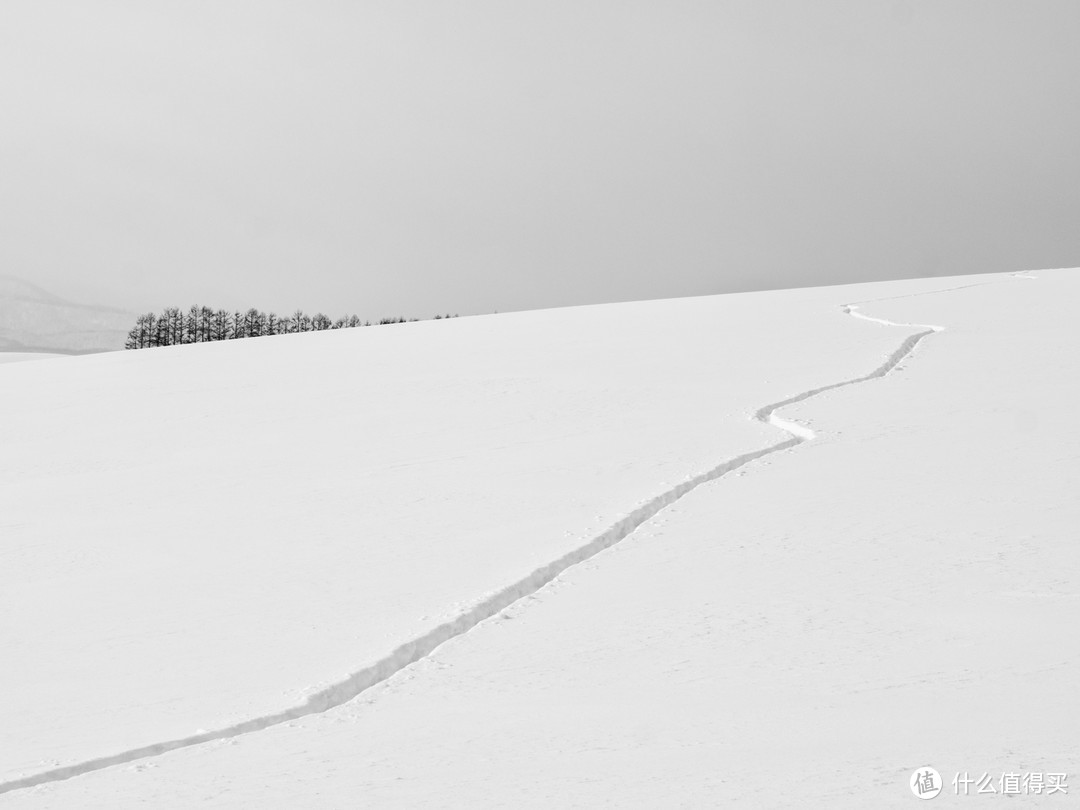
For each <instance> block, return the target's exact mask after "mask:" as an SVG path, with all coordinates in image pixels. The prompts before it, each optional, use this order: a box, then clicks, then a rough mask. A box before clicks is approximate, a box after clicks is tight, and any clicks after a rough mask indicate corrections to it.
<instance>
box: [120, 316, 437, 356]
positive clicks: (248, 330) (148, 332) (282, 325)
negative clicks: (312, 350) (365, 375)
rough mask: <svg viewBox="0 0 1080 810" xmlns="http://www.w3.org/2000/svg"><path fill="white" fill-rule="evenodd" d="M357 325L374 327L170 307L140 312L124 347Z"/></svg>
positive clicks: (347, 320)
mask: <svg viewBox="0 0 1080 810" xmlns="http://www.w3.org/2000/svg"><path fill="white" fill-rule="evenodd" d="M449 317H451V316H450V315H436V316H435V318H436V319H439V318H449ZM453 317H455V318H456V317H457V316H456V315H454V316H453ZM411 320H414V321H415V320H418V319H417V318H412V319H411ZM389 323H405V318H383V319H382V320H380V321H379V324H380V325H382V324H389ZM356 326H371V321H361V320H360V318H359V317H358V316H356V315H346V316H344V317H342V318H338V319H337V320H336V321H335V320H331V319H330V318H329V317H327V316H326V315H324V314H323V313H321V312H319V313H316V314H315V315H308V314H307V313H305V312H303V311H302V310H299V309H298V310H296V312H294V313H293V314H292V315H289V316H287V317H285V316H281V315H278V314H277V313H275V312H270V313H266V312H261V311H259V310H257V309H249V310H248V311H247V312H239V311H236V312H229V311H228V310H224V309H218V310H213V309H211V308H210V307H200V306H193V307H191V308H190V309H189V310H188V311H187V312H184V311H183V310H181V309H179V308H178V307H168V308H167V309H164V310H162V312H161V314H160V315H159V314H157V313H154V312H148V313H146V314H145V315H140V316H139V317H138V318H137V319H136V321H135V325H134V326H133V327H132V328H131V331H130V332H128V336H127V341H126V342H125V344H124V348H125V349H148V348H150V347H151V346H176V345H179V344H183V343H208V342H210V341H214V340H236V339H238V338H250V337H263V336H264V335H288V334H293V333H295V332H321V331H323V330H325V329H346V328H350V327H356Z"/></svg>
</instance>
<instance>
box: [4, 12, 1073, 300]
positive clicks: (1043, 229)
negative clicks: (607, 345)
mask: <svg viewBox="0 0 1080 810" xmlns="http://www.w3.org/2000/svg"><path fill="white" fill-rule="evenodd" d="M1078 43H1080V2H1077V1H1076V0H1061V2H1046V1H1044V0H1016V2H993V1H992V0H974V1H973V2H960V1H959V0H953V1H952V2H950V0H928V1H927V2H905V1H904V0H887V1H885V2H874V1H873V0H849V1H848V2H821V1H820V0H819V1H818V2H814V1H813V0H799V2H768V0H750V1H749V2H724V1H723V0H701V1H700V2H690V1H689V0H653V1H652V2H635V1H634V0H610V2H608V1H606V0H605V1H604V2H594V1H592V0H572V2H570V1H569V0H566V1H564V0H491V1H490V2H487V1H484V2H479V1H477V0H392V1H388V2H370V1H365V0H351V1H350V2H345V0H341V1H340V2H336V1H334V0H294V1H293V2H276V1H275V0H251V1H250V2H241V1H240V0H209V1H206V0H176V1H175V2H171V1H170V2H158V1H155V0H111V1H108V2H107V1H106V0H76V1H75V2H54V1H53V0H3V2H2V3H0V116H2V121H3V123H2V126H0V273H6V274H11V275H16V276H21V277H23V278H25V279H27V280H30V281H33V282H36V283H38V284H41V285H43V286H45V287H47V288H48V289H50V290H52V291H54V292H56V293H59V294H61V295H69V296H72V297H75V298H78V299H82V300H88V301H93V302H97V303H113V304H117V305H122V306H126V307H133V308H137V309H149V308H155V309H156V308H160V307H162V306H165V305H168V304H176V305H179V306H187V305H190V304H192V303H196V302H198V303H204V304H207V305H211V306H215V307H216V306H226V307H239V306H244V307H247V306H256V307H260V308H263V309H276V310H289V309H292V308H295V307H297V306H300V307H304V308H306V309H310V310H312V311H315V310H324V311H327V312H328V313H330V314H337V313H340V312H346V311H349V312H353V311H355V312H357V313H359V314H361V315H362V316H367V317H379V316H382V315H391V314H403V315H409V316H418V317H428V316H430V315H432V314H434V313H435V312H444V311H450V312H460V313H462V314H465V313H476V312H491V311H493V310H511V309H529V308H537V307H548V306H559V305H566V304H576V303H591V302H600V301H616V300H628V299H643V298H658V297H669V296H682V295H699V294H708V293H714V292H729V291H737V290H746V289H762V288H771V287H790V286H803V285H807V284H827V283H842V282H850V281H860V280H873V279H885V278H899V277H908V276H925V275H945V274H954V273H971V272H982V271H998V270H1006V269H1021V268H1033V267H1052V266H1072V265H1080V45H1078Z"/></svg>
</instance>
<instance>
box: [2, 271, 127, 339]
mask: <svg viewBox="0 0 1080 810" xmlns="http://www.w3.org/2000/svg"><path fill="white" fill-rule="evenodd" d="M134 322H135V314H134V313H131V312H127V311H125V310H122V309H114V308H112V307H102V306H92V305H87V304H76V303H72V302H71V301H65V300H64V299H62V298H60V297H58V296H56V295H53V294H52V293H50V292H47V291H46V290H43V289H41V288H40V287H38V286H37V285H36V284H31V283H30V282H28V281H24V280H23V279H20V278H14V277H12V276H0V352H49V351H52V352H62V353H68V354H84V353H87V352H103V351H112V350H116V349H122V348H123V347H124V338H125V337H126V335H127V332H128V329H130V328H131V326H132V324H133V323H134Z"/></svg>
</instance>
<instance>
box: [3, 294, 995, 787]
mask: <svg viewBox="0 0 1080 810" xmlns="http://www.w3.org/2000/svg"><path fill="white" fill-rule="evenodd" d="M983 283H984V284H992V283H998V282H993V281H990V282H983ZM965 286H980V285H965ZM934 292H946V290H938V291H934ZM918 294H926V293H918ZM897 297H900V298H902V297H908V296H897ZM843 311H844V312H845V313H846V314H848V315H850V316H852V317H853V318H859V319H862V320H866V321H871V322H874V323H877V324H881V325H886V326H896V327H904V328H913V329H918V330H920V331H918V332H916V333H915V334H912V335H909V336H908V337H906V338H905V339H904V340H903V342H902V343H901V344H900V345H899V347H897V349H896V350H894V351H893V352H892V353H891V354H889V355H888V357H887V358H886V359H885V360H884V362H882V363H881V364H880V365H879V366H878V367H877V368H875V369H874V370H873V371H871V372H870V373H868V374H865V375H862V376H860V377H854V378H852V379H848V380H844V381H841V382H836V383H831V384H829V385H823V386H821V387H819V388H814V389H811V390H809V391H803V392H802V393H799V394H796V395H794V396H791V397H788V398H787V399H783V400H780V401H778V402H774V403H771V404H769V405H765V406H764V407H762V408H760V409H758V410H757V411H756V412H754V413H753V414H752V418H753V419H755V420H757V421H759V422H762V423H764V424H768V425H771V426H773V427H776V428H778V429H779V430H781V431H783V432H784V433H785V434H787V438H785V439H784V440H783V441H780V442H778V443H776V444H772V445H769V446H768V447H765V448H762V449H760V450H755V451H753V452H750V453H744V454H742V455H739V456H736V457H734V458H731V459H727V460H725V461H723V462H722V463H720V464H718V465H717V466H715V467H713V468H712V469H710V470H707V471H705V472H702V473H700V474H698V475H696V476H694V477H692V478H689V479H687V480H686V481H683V482H682V483H680V484H678V485H676V486H674V487H672V488H671V489H669V490H667V491H666V492H663V493H661V494H659V495H657V496H655V497H653V498H652V499H650V500H649V501H647V502H645V503H644V504H642V505H640V506H638V507H637V508H636V509H634V510H633V511H632V512H631V513H630V514H628V515H626V516H625V517H624V518H622V519H621V520H619V521H618V522H617V523H615V524H614V525H612V526H610V527H609V528H608V529H606V530H605V531H604V532H602V533H601V534H599V535H597V536H596V537H594V538H593V539H592V540H590V541H589V542H588V543H586V544H585V545H583V546H581V547H580V548H577V549H575V550H573V551H571V552H569V553H567V554H565V555H563V556H562V557H560V558H558V559H556V560H554V561H553V562H550V563H548V564H547V565H544V566H542V567H540V568H538V569H536V570H535V571H533V572H532V573H530V574H528V575H527V576H525V577H524V578H522V579H520V580H518V581H517V582H515V583H513V584H511V585H509V586H507V587H505V588H503V589H502V590H500V591H498V592H497V593H495V594H494V595H492V596H489V597H488V598H486V599H484V600H483V601H481V602H479V603H478V604H476V605H475V606H473V607H471V608H469V609H468V610H465V611H464V612H462V613H460V614H459V615H458V616H456V617H455V618H453V619H452V620H450V621H448V622H446V623H444V624H440V625H439V626H437V627H434V628H432V629H431V630H429V631H428V632H426V633H424V634H423V635H421V636H418V637H417V638H414V639H412V640H411V641H408V642H406V643H405V644H402V645H401V646H399V647H398V648H397V649H395V650H393V651H392V652H391V653H390V654H388V655H387V656H385V657H384V658H382V659H380V660H378V661H376V662H375V663H373V664H371V665H369V666H367V667H364V668H363V669H360V670H358V671H356V672H354V673H352V674H351V675H349V676H348V677H347V678H345V679H344V680H342V681H339V682H338V683H335V684H332V685H330V686H329V687H327V688H325V689H323V690H321V691H319V692H317V693H315V694H313V695H311V696H310V697H309V698H308V699H307V700H306V701H305V702H304V703H303V704H301V705H298V706H293V707H291V708H287V709H284V710H282V711H280V712H277V713H274V714H267V715H263V716H261V717H255V718H252V719H249V720H245V721H243V722H240V723H236V724H234V725H231V726H227V727H225V728H221V729H217V730H215V731H206V732H200V733H197V734H193V735H191V736H188V737H180V738H177V739H172V740H166V741H163V742H157V743H153V744H150V745H145V746H142V747H139V748H133V749H130V750H127V751H122V752H120V753H116V754H112V755H109V756H103V757H98V758H96V759H89V760H85V761H83V762H78V763H74V764H71V765H66V766H63V767H58V768H54V769H52V770H48V771H43V772H40V773H37V774H34V775H31V776H26V777H22V778H19V779H14V780H11V781H8V782H4V783H0V794H3V793H9V792H12V791H17V790H24V789H26V788H31V787H34V786H37V785H44V784H47V783H50V782H58V781H62V780H65V779H71V778H72V777H76V776H81V775H83V774H87V773H91V772H93V771H98V770H102V769H104V768H109V767H112V766H114V765H123V764H125V763H129V762H133V761H136V760H141V759H146V758H149V757H156V756H160V755H161V754H165V753H168V752H169V751H176V750H178V749H181V748H189V747H192V746H196V745H202V744H204V743H209V742H213V741H215V740H224V739H228V738H231V737H237V736H240V735H242V734H250V733H252V732H255V731H261V730H263V729H266V728H270V727H271V726H276V725H280V724H282V723H286V722H289V721H291V720H296V719H298V718H301V717H305V716H307V715H313V714H319V713H322V712H325V711H328V710H329V709H332V708H334V707H336V706H340V705H342V704H344V703H347V702H348V701H350V700H352V699H353V698H355V697H356V696H357V695H359V694H360V693H362V692H364V691H365V690H367V689H369V688H371V687H372V686H375V685H376V684H379V683H381V682H383V681H385V680H387V679H389V678H390V677H392V676H393V675H395V674H396V673H398V672H400V671H401V670H402V669H404V668H405V667H407V666H409V665H410V664H413V663H415V662H416V661H418V660H420V659H422V658H425V657H426V656H428V655H430V654H431V653H432V651H434V650H435V649H436V648H437V647H439V646H440V645H441V644H443V643H444V642H446V641H449V640H450V639H453V638H455V637H456V636H460V635H462V634H464V633H467V632H468V631H469V630H471V629H472V628H474V627H476V626H477V625H478V624H479V623H480V622H482V621H484V620H485V619H488V618H491V617H492V616H495V615H496V614H498V613H499V612H501V611H502V610H504V609H505V608H507V607H509V606H510V605H512V604H514V603H515V602H517V601H518V600H520V599H522V598H523V597H527V596H529V595H531V594H533V593H535V592H536V591H538V590H540V589H541V588H543V587H544V586H545V585H547V584H548V583H549V582H551V581H552V580H554V579H555V578H556V577H558V576H559V575H560V574H561V573H563V572H564V571H566V570H567V569H569V568H571V567H573V566H575V565H577V564H579V563H581V562H584V561H586V560H588V559H590V558H591V557H594V556H595V555H597V554H599V553H600V552H601V551H603V550H604V549H606V548H609V547H611V546H613V545H615V544H616V543H618V542H619V541H621V540H623V539H624V538H626V537H627V536H628V535H630V534H631V533H633V532H634V531H635V530H636V529H637V528H638V527H639V526H641V525H642V524H643V523H645V522H646V521H648V520H649V519H651V518H652V517H654V516H655V515H657V514H658V513H659V512H660V511H661V510H663V509H664V508H666V507H667V506H669V505H671V504H673V503H675V502H676V501H678V500H679V499H680V498H682V497H683V496H684V495H686V494H687V493H689V492H692V491H693V490H695V489H697V488H698V487H700V486H701V485H702V484H706V483H708V482H710V481H714V480H716V479H718V478H720V477H722V476H724V475H726V474H728V473H730V472H732V471H734V470H737V469H739V468H740V467H743V466H745V465H747V464H749V463H750V462H752V461H755V460H757V459H760V458H763V457H764V456H768V455H771V454H773V453H778V452H781V451H783V450H788V449H790V448H793V447H796V446H797V445H799V444H802V443H804V442H807V441H811V440H813V439H814V438H815V434H814V432H813V431H812V430H811V429H810V428H808V427H806V426H804V425H801V424H798V423H796V422H792V421H790V420H787V419H783V418H781V417H780V416H778V415H777V414H776V412H777V411H778V410H780V409H781V408H784V407H786V406H789V405H794V404H796V403H798V402H802V401H804V400H807V399H810V398H811V397H814V396H817V395H818V394H821V393H824V392H826V391H831V390H833V389H837V388H843V387H845V386H848V385H855V384H858V383H862V382H867V381H869V380H873V379H877V378H880V377H884V376H886V375H887V374H889V372H891V371H892V370H893V369H895V368H896V366H897V365H898V364H899V363H900V362H901V361H902V360H903V359H904V358H906V357H907V356H909V355H910V354H911V353H912V352H913V351H914V349H915V347H916V346H917V345H918V344H919V343H920V342H921V341H922V340H923V339H924V338H926V337H927V336H929V335H932V334H934V333H936V332H940V331H942V329H943V327H940V326H931V325H920V324H902V323H894V322H892V321H887V320H884V319H882V318H874V317H870V316H868V315H864V314H862V313H861V312H859V311H858V306H857V305H855V304H848V305H845V306H844V307H843Z"/></svg>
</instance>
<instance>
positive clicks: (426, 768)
mask: <svg viewBox="0 0 1080 810" xmlns="http://www.w3.org/2000/svg"><path fill="white" fill-rule="evenodd" d="M1078 302H1080V276H1078V275H1077V273H1076V271H1041V272H1038V273H1033V274H1019V275H1012V276H1010V275H991V276H977V277H964V278H952V279H932V280H931V279H927V280H916V281H904V282H888V283H875V284H865V285H851V286H846V287H832V288H816V289H804V290H788V291H778V292H769V293H753V294H742V295H729V296H716V297H711V298H697V299H679V300H670V301H655V302H642V303H636V304H619V305H608V306H597V307H580V308H572V309H564V310H551V311H543V312H527V313H515V314H508V315H499V316H489V317H478V318H462V319H454V320H449V321H439V322H419V323H412V324H401V325H397V326H393V327H386V328H382V329H360V330H342V331H335V332H324V333H310V334H303V335H291V336H284V337H275V338H260V339H255V340H246V341H236V342H227V343H210V344H196V345H191V346H182V347H174V348H167V349H154V350H148V351H143V352H131V353H120V354H111V355H96V356H89V357H81V358H71V359H61V360H55V361H51V362H48V363H17V364H11V365H5V366H3V367H0V386H2V388H3V390H4V392H5V396H4V404H3V406H2V408H3V418H2V419H0V446H2V447H3V448H4V456H3V460H2V461H0V534H2V538H3V539H2V540H0V557H2V563H3V564H2V565H0V649H3V650H4V651H5V659H6V661H8V662H9V665H8V666H7V667H6V669H5V676H4V681H3V685H4V688H3V690H0V726H2V727H3V728H4V729H5V733H4V734H3V735H0V807H7V806H12V807H15V806H18V807H28V808H45V807H56V808H61V807H80V808H82V807H86V808H91V807H101V808H106V807H107V808H116V807H129V806H137V805H139V804H145V805H146V806H153V807H189V806H191V805H193V804H196V803H200V804H202V805H204V806H209V807H326V808H337V807H344V806H399V807H416V806H431V807H448V806H468V807H478V806H479V807H485V806H491V807H506V806H512V807H518V806H538V807H539V806H543V807H552V806H583V807H592V806H597V805H604V804H606V805H611V806H624V807H631V806H633V807H637V806H640V807H656V806H687V807H701V806H728V805H731V804H736V803H740V802H741V803H743V804H745V805H746V806H750V807H779V806H793V807H795V806H797V807H867V806H873V807H891V806H900V805H902V804H906V803H909V802H911V801H915V798H914V797H913V796H912V795H911V792H910V790H909V788H908V779H909V777H910V775H911V773H912V771H913V770H914V769H915V768H918V767H920V766H924V765H928V764H929V765H932V766H934V767H936V768H937V769H938V770H939V771H940V772H941V773H942V774H943V775H944V776H945V777H946V780H947V781H948V780H951V778H952V776H953V773H954V772H969V773H974V775H975V776H980V775H981V774H982V773H983V772H987V773H993V774H994V778H995V779H996V778H997V776H998V775H1000V774H1004V773H1005V772H1011V771H1025V772H1034V771H1039V772H1046V773H1053V772H1068V771H1069V770H1075V765H1076V762H1075V753H1074V747H1073V746H1072V741H1073V729H1074V728H1075V726H1076V721H1077V720H1078V719H1080V717H1078V715H1080V706H1078V704H1077V701H1076V700H1075V698H1074V697H1073V692H1074V686H1075V683H1076V681H1077V678H1078V676H1080V660H1078V659H1077V656H1076V652H1075V649H1074V647H1075V645H1074V644H1072V642H1071V640H1072V639H1073V638H1075V637H1076V635H1077V630H1078V628H1080V547H1078V546H1077V544H1076V542H1075V537H1074V529H1073V527H1074V526H1075V525H1077V524H1078V522H1080V521H1078V518H1080V508H1078V507H1077V504H1076V500H1075V497H1074V495H1073V492H1072V490H1073V489H1074V483H1075V481H1076V480H1077V478H1078V472H1080V470H1078V466H1080V439H1078V437H1077V435H1076V433H1075V431H1072V430H1070V429H1069V425H1070V423H1071V414H1072V412H1074V411H1075V410H1076V409H1077V406H1078V405H1080V384H1078V382H1077V381H1078V380H1080V375H1078V374H1077V364H1078V358H1080V354H1078V352H1080V349H1078V348H1077V347H1078V346H1080V340H1078V339H1077V338H1078V336H1080V335H1078V331H1080V330H1078V327H1077V326H1076V323H1077V321H1076V319H1075V317H1074V316H1073V311H1074V310H1075V308H1076V306H1077V303H1078ZM851 305H854V306H851ZM1075 789H1076V790H1080V785H1078V786H1077V787H1076V788H1075ZM952 790H953V788H952V785H951V784H948V785H947V787H946V790H945V793H944V794H943V795H942V796H941V797H939V799H938V802H939V803H947V800H948V799H949V798H950V797H951V791H952ZM979 798H980V799H983V798H985V797H979ZM1061 798H1062V797H1061V796H1060V795H1053V796H1051V795H1047V794H1046V793H1043V794H1039V795H1029V796H1026V797H1025V804H1028V803H1030V804H1031V805H1032V806H1039V805H1040V803H1041V802H1043V803H1046V805H1047V806H1057V804H1060V803H1061V802H1060V801H1059V800H1060V799H1061ZM1056 803H1057V804H1056Z"/></svg>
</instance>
